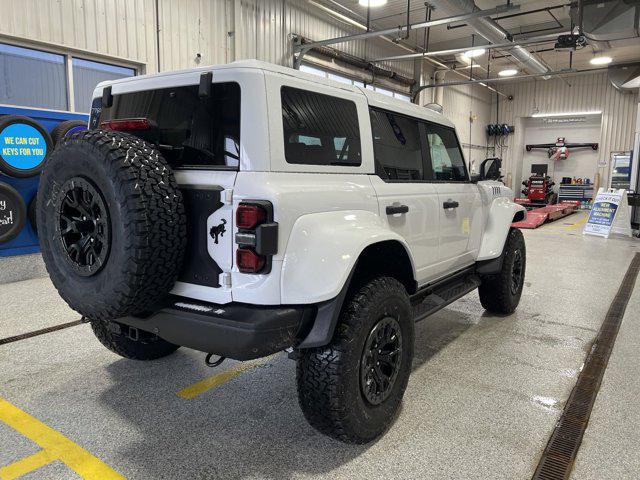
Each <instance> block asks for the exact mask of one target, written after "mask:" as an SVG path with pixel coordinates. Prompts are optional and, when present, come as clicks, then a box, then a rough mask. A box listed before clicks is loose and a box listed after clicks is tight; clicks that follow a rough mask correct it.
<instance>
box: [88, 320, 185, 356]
mask: <svg viewBox="0 0 640 480" xmlns="http://www.w3.org/2000/svg"><path fill="white" fill-rule="evenodd" d="M91 328H92V329H93V333H94V334H95V336H96V337H97V339H98V340H99V341H100V343H102V344H103V345H104V346H105V347H107V348H108V349H109V350H111V351H112V352H114V353H117V354H118V355H120V356H121V357H124V358H129V359H132V360H156V359H158V358H162V357H166V356H167V355H171V354H172V353H173V352H175V351H176V350H177V349H178V348H180V346H179V345H174V344H173V343H169V342H167V341H165V340H163V339H161V338H160V337H158V336H157V335H154V334H153V333H148V332H143V331H142V330H137V331H136V337H137V338H136V337H134V338H136V339H135V340H134V339H133V338H131V331H130V329H129V328H128V327H127V326H126V325H120V324H115V323H114V322H105V321H95V322H91Z"/></svg>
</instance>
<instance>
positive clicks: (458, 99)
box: [442, 76, 491, 172]
mask: <svg viewBox="0 0 640 480" xmlns="http://www.w3.org/2000/svg"><path fill="white" fill-rule="evenodd" d="M451 78H453V76H452V77H451ZM447 81H450V80H447ZM442 106H443V108H444V114H445V116H446V117H447V118H449V119H450V120H451V121H452V122H453V123H454V124H455V126H456V131H457V132H458V137H459V139H460V142H461V143H462V144H463V148H462V150H463V152H464V156H465V159H466V160H467V164H468V165H469V168H470V170H471V171H473V172H478V170H479V168H480V163H481V162H482V161H483V160H484V159H485V158H487V150H486V144H487V135H486V133H485V132H486V127H487V124H488V123H489V119H490V118H491V95H490V91H489V90H488V89H486V88H484V87H481V86H477V85H460V86H457V87H447V88H445V89H444V95H443V99H442Z"/></svg>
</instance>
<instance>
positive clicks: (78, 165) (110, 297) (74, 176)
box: [37, 130, 186, 320]
mask: <svg viewBox="0 0 640 480" xmlns="http://www.w3.org/2000/svg"><path fill="white" fill-rule="evenodd" d="M78 184H80V185H82V189H81V193H82V194H83V195H84V193H85V192H86V191H89V193H91V197H90V198H92V199H93V201H94V202H98V204H97V206H92V207H91V209H89V208H88V207H87V206H86V204H82V203H81V202H79V201H78V199H77V198H75V199H74V202H73V203H74V204H76V205H81V206H82V209H83V210H82V211H89V212H90V213H91V212H93V210H92V209H94V208H97V209H98V210H99V211H102V210H104V211H105V213H101V214H100V215H99V216H98V217H99V223H100V228H101V231H100V232H98V233H100V234H101V235H100V237H101V238H103V239H104V238H107V237H108V241H102V240H100V239H98V238H97V237H96V244H101V245H102V244H104V245H107V247H108V248H107V249H105V250H102V249H100V250H99V252H100V254H99V255H103V256H104V258H102V259H101V260H100V262H97V261H94V262H93V263H91V261H90V260H91V258H89V257H88V255H89V254H88V253H85V255H84V259H85V260H86V263H87V265H86V266H84V267H83V266H82V265H79V263H78V262H74V260H73V259H72V256H71V255H70V253H69V252H70V248H69V247H68V245H67V246H65V244H64V242H63V239H64V238H65V237H64V230H67V226H68V225H69V224H67V223H63V222H62V220H61V219H62V218H63V215H62V213H61V212H62V211H63V209H64V208H69V205H70V201H69V199H70V197H69V196H70V195H71V192H72V191H74V190H73V189H75V188H76V187H77V186H78ZM69 189H71V190H69ZM78 198H80V199H83V196H82V195H79V196H78ZM82 215H84V214H82ZM67 216H69V215H67ZM74 218H77V215H76V216H75V217H74ZM71 223H73V224H74V225H75V227H74V229H76V230H77V231H80V226H79V225H80V223H82V222H80V221H77V222H76V221H74V222H71ZM86 223H88V222H84V224H86ZM37 224H38V232H39V238H40V246H41V249H42V255H43V258H44V261H45V265H46V267H47V271H48V272H49V276H50V277H51V280H52V282H53V284H54V285H55V287H56V288H57V290H58V292H59V293H60V296H61V297H62V298H63V299H64V300H65V301H66V302H67V303H68V304H69V305H70V306H71V308H73V309H74V310H76V311H77V312H79V313H80V314H82V315H83V316H85V317H87V318H89V319H91V320H111V319H116V318H120V317H124V316H128V315H135V314H138V313H143V312H147V311H152V310H154V309H155V308H157V305H158V304H159V303H161V302H162V299H163V298H164V297H165V296H166V294H167V293H168V292H169V291H170V290H171V288H172V287H173V285H174V283H175V282H176V279H177V278H178V274H179V272H180V269H181V266H182V260H183V257H184V250H185V244H186V218H185V211H184V204H183V200H182V194H181V193H180V190H179V188H178V185H177V183H176V180H175V178H174V175H173V172H172V171H171V168H170V167H169V165H168V163H167V162H166V160H165V159H164V158H163V157H162V155H160V153H159V152H158V151H157V150H156V149H155V148H154V147H153V146H151V145H150V144H148V143H146V142H144V141H143V140H141V139H139V138H137V137H134V136H132V135H128V134H124V133H120V132H112V131H104V130H92V131H85V132H79V133H76V134H74V135H72V136H70V137H65V138H64V139H63V140H62V142H61V143H60V144H59V145H58V146H57V148H56V149H55V150H54V152H53V153H52V154H51V156H50V157H49V160H48V162H47V164H46V166H45V168H44V171H43V173H42V178H41V180H40V188H39V190H38V210H37ZM97 224H98V222H97V221H94V225H97ZM82 228H83V229H84V228H91V227H90V226H89V227H86V226H83V227H82ZM97 229H98V227H94V230H97ZM76 230H73V231H74V232H75V231H76ZM67 235H68V234H67ZM87 235H97V234H96V233H95V232H92V233H90V234H87ZM65 241H67V240H65ZM69 243H72V242H67V244H69ZM78 245H80V241H78V243H77V245H76V247H77V248H76V251H77V250H78V249H79V248H80V247H79V246H78ZM82 245H84V246H86V243H82V244H81V246H82ZM83 248H84V247H83ZM99 255H97V256H99ZM76 256H77V254H76ZM95 256H96V255H94V257H95Z"/></svg>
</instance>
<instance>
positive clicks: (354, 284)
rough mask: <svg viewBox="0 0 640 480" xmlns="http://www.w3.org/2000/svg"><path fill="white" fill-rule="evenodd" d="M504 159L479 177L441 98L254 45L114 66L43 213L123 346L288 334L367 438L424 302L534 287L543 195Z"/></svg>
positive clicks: (350, 424)
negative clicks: (519, 192) (315, 66)
mask: <svg viewBox="0 0 640 480" xmlns="http://www.w3.org/2000/svg"><path fill="white" fill-rule="evenodd" d="M499 168H500V161H499V160H498V159H489V160H486V161H485V162H484V163H483V165H482V168H481V173H480V175H479V176H477V177H476V178H472V177H470V176H469V173H468V171H467V167H466V165H465V161H464V159H463V154H462V150H461V148H460V144H459V142H458V138H457V135H456V132H455V129H454V127H453V125H452V123H451V122H450V121H448V120H447V119H446V118H445V117H444V116H443V115H441V114H439V113H437V112H434V111H432V110H430V109H427V108H424V107H420V106H418V105H414V104H410V103H407V102H401V101H399V100H395V99H393V98H389V97H386V96H382V95H380V94H376V93H373V92H371V91H369V90H366V89H361V88H358V87H355V86H350V85H344V84H341V83H335V82H332V81H330V80H325V79H320V78H317V77H315V76H311V75H309V74H305V73H301V72H298V71H296V70H292V69H289V68H284V67H279V66H276V65H271V64H267V63H263V62H257V61H241V62H235V63H231V64H229V65H222V66H216V67H206V68H198V69H191V70H187V71H182V72H172V73H163V74H158V75H148V76H140V77H134V78H128V79H122V80H116V81H112V82H107V83H102V84H100V85H99V86H98V87H97V89H96V91H95V94H94V99H93V104H92V108H91V119H90V128H89V130H88V131H85V132H79V133H76V134H74V135H71V136H68V137H66V138H65V139H64V140H63V141H62V142H61V144H60V145H59V146H58V147H57V148H56V149H55V151H54V152H53V153H52V154H51V156H50V157H49V159H48V162H47V164H46V167H45V169H44V172H43V174H42V179H41V184H40V189H39V192H38V215H37V218H38V230H39V232H40V242H41V247H42V253H43V256H44V260H45V262H46V266H47V269H48V272H49V274H50V276H51V280H52V281H53V283H54V285H55V286H56V288H57V289H58V291H59V293H60V295H61V296H62V298H63V299H64V300H65V301H66V302H68V304H69V305H70V306H71V307H72V308H73V309H75V310H76V311H78V312H79V313H80V314H82V315H83V316H84V317H86V318H87V319H88V320H90V321H91V325H92V328H93V331H94V332H95V334H96V336H97V338H98V339H99V340H100V342H102V343H103V344H104V345H105V346H106V347H107V348H109V349H111V350H112V351H114V352H116V353H117V354H119V355H121V356H123V357H126V358H132V359H139V360H151V359H156V358H160V357H163V356H166V355H169V354H170V353H172V352H174V351H175V350H176V349H177V348H179V346H186V347H189V348H193V349H196V350H200V351H202V352H206V353H208V354H210V355H208V357H207V358H208V359H210V358H211V355H216V356H219V357H220V358H224V357H229V358H233V359H238V360H248V359H254V358H258V357H263V356H267V355H271V354H273V353H275V352H279V351H282V350H288V351H289V354H290V356H291V357H292V358H294V359H295V360H296V361H297V385H298V395H299V401H300V402H299V403H300V407H301V408H302V410H303V412H304V415H305V417H306V418H307V419H308V421H309V422H310V423H311V425H313V426H314V427H315V428H316V429H318V430H319V431H321V432H323V433H325V434H328V435H331V436H333V437H335V438H337V439H340V440H343V441H346V442H353V443H365V442H368V441H371V440H373V439H375V438H376V437H377V436H379V435H381V434H382V433H383V432H384V431H385V429H386V428H387V427H388V426H389V425H390V424H391V422H392V421H393V419H394V415H395V414H396V412H397V411H398V407H399V404H400V401H401V399H402V396H403V394H404V391H405V388H406V386H407V381H408V378H409V373H410V371H411V363H412V357H413V339H414V322H415V321H418V320H421V319H423V318H425V317H427V316H428V315H430V314H432V313H434V312H436V311H437V310H439V309H441V308H443V307H444V306H446V305H448V304H449V303H451V302H453V301H454V300H456V299H458V298H460V297H461V296H463V295H465V294H467V293H469V292H471V291H472V290H474V289H476V288H478V289H479V293H480V300H481V302H482V306H483V307H484V308H485V309H487V310H489V311H491V312H495V313H498V314H509V313H511V312H513V311H514V310H515V308H516V306H517V304H518V302H519V300H520V295H521V293H522V287H523V281H524V275H525V244H524V240H523V236H522V234H521V232H520V231H519V230H517V229H514V228H512V227H511V224H512V222H513V221H514V220H515V221H518V220H522V219H523V218H524V217H525V210H524V209H523V208H522V207H521V206H519V205H516V204H515V203H513V201H512V199H513V192H512V191H511V190H510V189H508V188H506V187H505V186H504V185H503V184H502V183H500V182H499V181H496V180H498V179H499V177H500V172H499ZM211 363H215V364H217V363H219V360H218V361H217V362H211Z"/></svg>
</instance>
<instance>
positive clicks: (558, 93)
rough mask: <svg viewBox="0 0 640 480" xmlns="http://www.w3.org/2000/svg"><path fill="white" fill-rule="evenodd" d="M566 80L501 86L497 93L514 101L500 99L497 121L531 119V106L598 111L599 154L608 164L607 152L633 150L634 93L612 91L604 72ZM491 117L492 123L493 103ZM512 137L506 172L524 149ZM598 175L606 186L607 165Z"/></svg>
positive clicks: (506, 151)
mask: <svg viewBox="0 0 640 480" xmlns="http://www.w3.org/2000/svg"><path fill="white" fill-rule="evenodd" d="M566 80H567V82H568V84H567V83H565V82H564V81H563V80H562V79H559V78H556V79H550V80H536V81H527V82H518V83H509V84H503V85H502V86H501V91H503V92H504V93H507V94H511V95H513V97H514V98H513V100H512V101H506V100H505V99H504V97H501V98H500V105H499V109H500V113H499V115H500V122H502V123H508V124H510V125H514V124H515V123H516V121H517V119H518V118H520V117H529V116H531V114H532V113H533V112H534V108H535V107H537V109H538V111H539V112H540V113H558V112H576V111H593V110H601V111H602V125H601V132H600V139H599V143H600V146H599V147H600V148H599V154H600V155H601V156H603V157H606V158H607V163H608V160H609V157H610V155H611V152H613V151H619V150H630V149H631V148H632V147H633V132H634V126H635V122H636V112H637V109H638V94H637V93H632V92H627V93H623V92H620V91H618V90H616V89H615V88H614V87H613V86H612V85H611V83H610V82H609V80H608V79H607V73H606V72H597V73H593V74H583V75H575V76H569V77H566ZM494 102H495V99H494ZM492 116H493V119H494V120H495V103H494V105H493V108H492ZM561 133H562V132H561V128H559V133H558V136H562V135H561ZM514 137H517V132H516V135H515V136H510V137H509V140H508V142H507V146H508V147H507V148H505V149H504V152H503V160H504V166H505V168H506V172H508V173H513V172H514V171H515V170H516V169H515V166H516V164H517V163H518V162H522V158H523V154H524V151H523V150H524V146H523V145H515V143H516V142H515V138H514ZM552 140H554V139H550V141H552ZM568 140H570V139H568ZM595 141H598V139H596V140H595ZM516 147H517V148H516ZM568 161H571V158H569V160H568ZM599 173H600V176H601V185H606V184H607V181H608V175H609V166H608V165H607V167H604V168H600V171H599Z"/></svg>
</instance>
